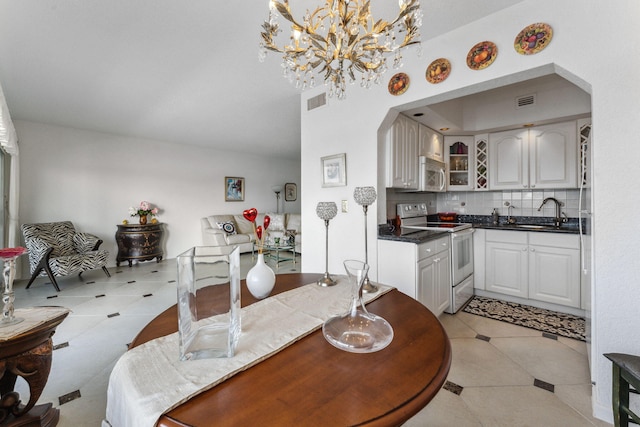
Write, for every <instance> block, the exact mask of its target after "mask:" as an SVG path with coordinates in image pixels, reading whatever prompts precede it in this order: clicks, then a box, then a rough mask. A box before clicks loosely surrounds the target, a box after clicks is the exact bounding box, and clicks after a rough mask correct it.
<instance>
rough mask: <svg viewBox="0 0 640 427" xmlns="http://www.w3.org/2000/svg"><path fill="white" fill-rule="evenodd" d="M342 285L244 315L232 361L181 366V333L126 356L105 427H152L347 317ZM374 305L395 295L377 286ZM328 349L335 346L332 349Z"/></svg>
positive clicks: (287, 296) (346, 291)
mask: <svg viewBox="0 0 640 427" xmlns="http://www.w3.org/2000/svg"><path fill="white" fill-rule="evenodd" d="M338 279H339V280H338V284H337V285H336V286H332V287H327V288H325V287H321V286H318V285H316V284H315V283H314V284H310V285H306V286H302V287H299V288H296V289H293V290H291V291H288V292H285V293H282V294H278V295H275V296H273V297H270V298H267V299H264V300H262V301H259V302H257V303H255V304H252V305H250V306H247V307H245V308H243V309H242V314H241V316H242V317H241V318H242V333H241V335H240V339H239V341H238V347H237V349H236V355H235V356H234V357H232V358H219V359H201V360H191V361H185V362H180V360H179V350H178V346H179V340H178V333H177V332H176V333H174V334H171V335H167V336H165V337H160V338H157V339H155V340H152V341H149V342H146V343H144V344H142V345H140V346H138V347H135V348H133V349H131V350H130V351H128V352H126V353H125V354H124V355H123V356H122V357H121V358H120V359H119V360H118V362H117V363H116V365H115V367H114V368H113V371H112V372H111V376H110V378H109V388H108V391H107V412H106V419H105V420H104V421H103V423H102V426H103V427H109V426H112V427H128V426H132V427H134V426H135V427H139V426H153V425H155V424H156V422H157V421H158V419H159V417H160V416H161V415H162V414H164V413H165V412H168V411H170V410H171V409H173V408H175V407H177V406H179V405H180V404H182V403H184V402H186V401H187V400H189V399H190V398H191V397H193V396H195V395H197V394H199V393H201V392H203V391H206V390H208V389H210V388H212V387H214V386H215V385H217V384H219V383H221V382H222V381H224V380H226V379H227V378H230V377H231V376H233V375H234V374H236V373H238V372H241V371H243V370H246V369H248V368H250V367H251V366H253V365H255V364H257V363H259V362H260V361H261V360H264V359H266V358H267V357H269V356H271V355H273V354H275V353H277V352H278V351H280V350H282V349H284V348H286V347H287V346H289V345H291V344H293V343H294V342H296V341H298V340H299V339H301V338H303V337H304V336H306V335H308V334H310V333H311V332H313V331H315V330H316V329H318V328H320V327H321V326H322V324H323V323H324V321H325V320H327V319H328V318H330V317H331V316H335V315H337V314H342V313H345V312H346V311H347V310H348V308H349V304H350V300H351V285H350V283H349V281H348V280H347V279H346V277H344V276H342V277H339V278H338ZM378 287H379V288H380V290H379V291H378V292H377V293H375V294H372V295H371V294H364V297H363V299H364V300H365V302H369V301H371V300H373V299H375V298H377V297H379V296H381V295H383V294H384V293H386V292H388V291H389V290H391V289H392V288H391V287H388V286H384V285H378ZM327 345H330V344H329V343H327Z"/></svg>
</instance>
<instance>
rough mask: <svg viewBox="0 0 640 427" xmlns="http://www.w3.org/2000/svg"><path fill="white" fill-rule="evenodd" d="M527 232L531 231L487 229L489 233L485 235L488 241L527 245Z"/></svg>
mask: <svg viewBox="0 0 640 427" xmlns="http://www.w3.org/2000/svg"><path fill="white" fill-rule="evenodd" d="M527 234H529V233H526V232H522V231H506V230H487V234H486V235H485V237H486V241H487V242H503V243H516V244H521V245H526V244H527ZM540 234H542V233H540Z"/></svg>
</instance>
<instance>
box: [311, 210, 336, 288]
mask: <svg viewBox="0 0 640 427" xmlns="http://www.w3.org/2000/svg"><path fill="white" fill-rule="evenodd" d="M337 213H338V206H336V204H335V203H334V202H318V206H316V214H317V215H318V217H319V218H320V219H323V220H324V226H325V260H324V262H325V273H324V276H323V277H322V278H320V279H318V285H320V286H333V285H335V284H336V283H337V282H336V281H335V280H333V279H332V278H331V276H330V275H329V221H330V220H332V219H333V218H335V216H336V215H337Z"/></svg>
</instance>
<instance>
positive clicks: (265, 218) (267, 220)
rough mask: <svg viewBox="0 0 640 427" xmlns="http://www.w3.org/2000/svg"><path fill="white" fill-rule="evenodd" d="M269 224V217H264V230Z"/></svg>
mask: <svg viewBox="0 0 640 427" xmlns="http://www.w3.org/2000/svg"><path fill="white" fill-rule="evenodd" d="M269 224H271V217H269V215H265V216H264V229H265V230H266V229H267V228H269Z"/></svg>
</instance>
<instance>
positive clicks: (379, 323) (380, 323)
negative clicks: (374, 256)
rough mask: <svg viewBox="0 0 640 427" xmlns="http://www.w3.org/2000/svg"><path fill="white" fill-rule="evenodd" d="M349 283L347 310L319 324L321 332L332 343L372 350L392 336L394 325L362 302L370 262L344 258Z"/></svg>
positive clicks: (354, 349) (358, 350)
mask: <svg viewBox="0 0 640 427" xmlns="http://www.w3.org/2000/svg"><path fill="white" fill-rule="evenodd" d="M344 268H345V270H346V272H347V276H348V277H349V281H350V283H351V286H352V295H351V306H350V308H349V311H348V312H347V313H344V314H341V315H338V316H334V317H331V318H330V319H328V320H327V321H326V322H324V324H323V325H322V333H323V334H324V337H325V339H326V340H327V341H329V343H330V344H331V345H333V346H334V347H337V348H339V349H340V350H344V351H349V352H352V353H373V352H375V351H379V350H382V349H383V348H385V347H386V346H388V345H389V344H390V343H391V341H392V340H393V328H392V327H391V325H390V324H389V322H387V321H386V320H385V319H383V318H382V317H380V316H378V315H375V314H373V313H369V312H368V311H367V309H366V308H365V306H364V303H363V302H362V285H363V283H364V279H365V277H367V272H368V271H369V266H368V265H367V264H366V263H364V262H362V261H356V260H347V261H344Z"/></svg>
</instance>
